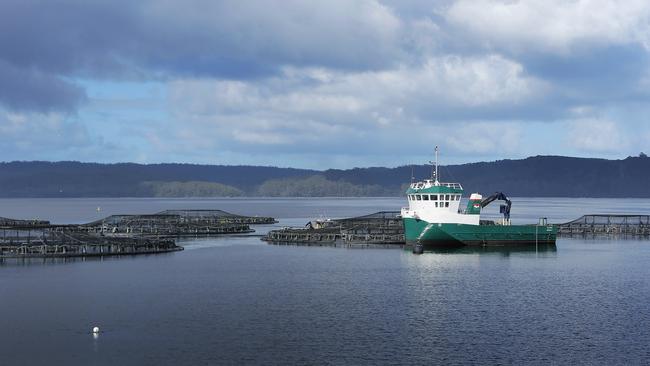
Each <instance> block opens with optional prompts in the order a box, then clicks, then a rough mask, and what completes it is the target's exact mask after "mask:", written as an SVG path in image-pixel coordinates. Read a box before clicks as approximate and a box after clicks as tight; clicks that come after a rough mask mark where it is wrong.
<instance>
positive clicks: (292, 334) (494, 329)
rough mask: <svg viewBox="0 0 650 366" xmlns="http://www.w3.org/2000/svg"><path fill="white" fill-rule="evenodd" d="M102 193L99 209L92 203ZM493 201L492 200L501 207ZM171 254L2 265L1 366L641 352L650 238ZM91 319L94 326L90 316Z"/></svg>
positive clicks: (142, 202) (37, 207) (269, 208)
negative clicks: (518, 247)
mask: <svg viewBox="0 0 650 366" xmlns="http://www.w3.org/2000/svg"><path fill="white" fill-rule="evenodd" d="M402 205H403V201H402V200H401V199H317V200H313V199H219V200H217V199H215V200H186V199H165V200H159V199H67V200H59V199H54V200H37V199H33V200H28V199H24V200H23V199H20V200H18V199H16V200H0V216H11V217H16V218H35V217H38V218H41V219H51V220H52V221H54V222H58V223H69V222H81V221H91V220H94V219H96V218H97V216H104V215H108V214H112V213H137V212H141V213H151V212H155V211H159V210H162V209H173V208H219V209H225V210H227V211H231V212H236V213H242V214H252V215H255V214H258V215H272V216H275V217H277V218H279V219H280V223H279V224H277V225H275V226H265V227H257V229H258V233H257V234H259V233H263V232H265V231H266V230H269V229H270V228H272V227H281V226H287V225H302V224H304V223H306V222H307V220H309V219H311V218H314V217H319V216H324V217H332V218H334V217H345V216H353V215H359V214H365V213H370V212H373V211H378V210H396V209H399V208H400V207H401V206H402ZM97 207H100V210H99V212H97ZM497 210H498V207H495V208H492V211H490V212H488V215H493V216H495V217H496V215H497V214H496V212H497ZM606 212H618V213H621V212H626V213H632V212H634V213H644V214H648V213H650V200H607V199H538V198H518V199H515V200H514V204H513V212H512V214H513V219H514V221H518V222H534V221H536V219H537V217H539V216H546V217H549V220H550V221H551V222H562V221H568V220H570V219H572V218H575V217H578V216H580V215H582V214H585V213H606ZM183 245H185V246H186V250H185V251H183V252H178V253H171V254H164V255H151V256H135V257H122V258H110V259H104V260H98V259H96V260H67V261H64V260H32V261H17V260H5V261H3V262H0V314H1V315H0V364H2V365H39V364H47V365H51V364H65V365H77V364H79V365H202V364H265V365H268V364H283V365H284V364H316V365H319V364H324V365H325V364H333V365H349V364H353V365H377V364H396V365H397V364H472V363H473V364H589V365H593V364H602V365H612V364H647V363H648V362H650V349H649V348H648V347H647V345H648V344H650V305H649V300H650V281H649V280H648V278H650V266H649V265H648V263H650V241H648V240H582V239H561V240H559V241H558V243H557V249H556V250H554V251H553V250H551V251H538V252H535V251H526V252H518V251H512V250H510V251H492V252H482V251H474V252H472V251H469V252H462V253H425V254H424V255H420V256H416V255H412V254H411V253H410V252H407V251H401V250H390V249H378V250H371V249H364V250H354V249H340V248H310V247H292V246H272V245H267V244H265V243H264V242H261V241H260V240H259V237H256V236H230V237H221V238H214V239H200V240H188V241H185V242H183ZM95 325H98V326H99V327H101V329H102V332H101V333H100V334H99V336H97V337H93V335H92V334H90V329H91V328H92V327H93V326H95Z"/></svg>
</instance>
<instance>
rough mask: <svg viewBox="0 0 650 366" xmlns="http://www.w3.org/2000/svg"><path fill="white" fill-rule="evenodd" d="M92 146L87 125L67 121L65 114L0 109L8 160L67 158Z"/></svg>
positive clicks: (0, 127)
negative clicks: (66, 156) (66, 155)
mask: <svg viewBox="0 0 650 366" xmlns="http://www.w3.org/2000/svg"><path fill="white" fill-rule="evenodd" d="M26 136H28V137H29V138H26ZM92 143H93V142H92V138H91V137H90V135H89V133H88V131H87V130H86V128H85V126H84V125H83V124H80V123H79V122H77V121H71V120H68V119H66V117H65V115H64V114H62V113H57V112H50V113H32V112H28V113H21V112H12V111H8V110H6V109H0V145H1V146H2V151H3V159H5V160H26V159H39V158H45V157H48V156H56V155H58V156H64V155H65V154H66V152H68V153H70V152H75V153H79V151H81V150H83V149H86V148H88V147H90V146H92ZM71 156H72V155H71ZM76 158H77V159H80V158H82V157H81V156H77V157H76Z"/></svg>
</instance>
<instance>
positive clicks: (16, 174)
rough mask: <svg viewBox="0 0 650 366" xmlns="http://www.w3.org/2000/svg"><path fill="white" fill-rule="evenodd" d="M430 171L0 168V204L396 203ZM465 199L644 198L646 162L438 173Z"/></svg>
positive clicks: (549, 159) (491, 166) (649, 179)
mask: <svg viewBox="0 0 650 366" xmlns="http://www.w3.org/2000/svg"><path fill="white" fill-rule="evenodd" d="M412 172H413V175H414V176H415V178H416V179H423V178H426V177H429V176H430V175H431V167H430V166H426V165H420V166H413V167H411V166H403V167H398V168H355V169H346V170H339V169H330V170H325V171H316V170H307V169H292V168H276V167H261V166H222V165H194V164H149V165H142V164H132V163H124V164H96V163H79V162H10V163H0V197H209V196H212V197H219V196H230V197H232V196H398V195H401V194H403V191H404V187H405V184H407V183H409V182H410V177H411V174H412ZM440 175H441V180H443V181H453V182H460V183H461V184H463V186H464V188H465V190H466V191H467V192H481V193H483V194H487V193H492V192H495V191H502V192H505V193H506V194H508V195H510V196H546V197H549V196H555V197H650V158H648V157H646V156H645V155H642V156H640V157H628V158H626V159H623V160H605V159H585V158H571V157H561V156H535V157H530V158H526V159H521V160H500V161H495V162H482V163H471V164H462V165H450V166H441V167H440Z"/></svg>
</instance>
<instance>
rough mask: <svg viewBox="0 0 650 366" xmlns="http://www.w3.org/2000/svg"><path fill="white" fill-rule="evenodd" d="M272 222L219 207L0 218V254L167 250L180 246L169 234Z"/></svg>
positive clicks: (235, 230)
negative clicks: (74, 218)
mask: <svg viewBox="0 0 650 366" xmlns="http://www.w3.org/2000/svg"><path fill="white" fill-rule="evenodd" d="M275 222H276V221H275V219H274V218H272V217H259V216H242V215H235V214H231V213H229V212H226V211H222V210H168V211H162V212H159V213H156V214H145V215H111V216H108V217H106V218H104V219H101V220H97V221H93V222H90V223H87V224H68V225H55V224H51V223H50V222H49V221H43V220H16V219H9V218H0V258H27V257H75V256H83V257H85V256H105V255H125V254H152V253H165V252H173V251H179V250H183V247H181V246H178V245H176V242H175V241H174V240H173V239H174V238H178V237H188V236H217V235H224V234H243V233H251V232H253V231H254V230H253V229H251V228H250V225H258V224H272V223H275Z"/></svg>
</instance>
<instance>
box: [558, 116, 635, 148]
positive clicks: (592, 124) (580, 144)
mask: <svg viewBox="0 0 650 366" xmlns="http://www.w3.org/2000/svg"><path fill="white" fill-rule="evenodd" d="M569 125H570V127H569V135H568V143H569V145H570V146H571V147H573V148H575V149H577V150H579V151H583V152H591V153H593V152H596V153H610V152H616V151H621V149H622V148H623V149H625V150H627V146H629V145H630V143H631V139H630V138H629V137H628V136H627V135H626V134H625V132H624V131H623V130H622V129H621V127H620V126H619V124H617V123H615V122H613V121H610V120H607V119H579V120H574V121H570V122H569Z"/></svg>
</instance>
